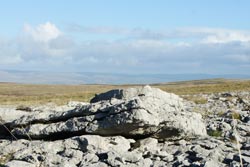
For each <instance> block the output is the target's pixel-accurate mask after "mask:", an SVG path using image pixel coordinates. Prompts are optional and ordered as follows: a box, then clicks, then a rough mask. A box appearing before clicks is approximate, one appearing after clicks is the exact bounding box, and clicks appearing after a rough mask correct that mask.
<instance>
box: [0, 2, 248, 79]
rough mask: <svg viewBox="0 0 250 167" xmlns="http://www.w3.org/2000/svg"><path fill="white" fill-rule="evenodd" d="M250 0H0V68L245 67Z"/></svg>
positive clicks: (142, 70) (225, 70)
mask: <svg viewBox="0 0 250 167" xmlns="http://www.w3.org/2000/svg"><path fill="white" fill-rule="evenodd" d="M249 9H250V1H249V0H220V1H218V0H187V1H183V0H155V1H153V0H123V1H122V0H120V1H118V0H105V1H104V0H74V1H69V0H53V1H51V0H36V1H34V0H23V1H18V0H8V1H0V22H1V26H0V70H6V69H8V70H24V71H25V70H26V71H46V72H49V71H51V72H102V73H125V74H183V73H191V74H193V73H196V74H197V73H198V74H201V73H204V74H249V71H250V10H249Z"/></svg>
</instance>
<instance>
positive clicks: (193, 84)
mask: <svg viewBox="0 0 250 167" xmlns="http://www.w3.org/2000/svg"><path fill="white" fill-rule="evenodd" d="M135 86H141V85H34V84H15V83H0V105H20V104H23V105H39V104H44V103H49V102H53V103H56V104H66V103H67V102H68V101H70V100H75V101H89V100H90V99H91V98H92V97H93V96H94V95H95V94H96V93H100V92H105V91H107V90H110V89H118V88H126V87H135ZM151 86H153V87H158V88H160V89H162V90H164V91H167V92H172V93H175V94H178V95H193V94H200V93H215V92H225V91H242V90H244V91H250V81H249V80H224V79H212V80H197V81H183V82H172V83H165V84H153V85H151ZM191 99H192V98H191Z"/></svg>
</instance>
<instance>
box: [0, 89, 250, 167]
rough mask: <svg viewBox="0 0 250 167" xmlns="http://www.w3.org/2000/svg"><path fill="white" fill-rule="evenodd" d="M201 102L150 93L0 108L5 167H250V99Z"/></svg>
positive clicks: (228, 96) (246, 95) (239, 95)
mask: <svg viewBox="0 0 250 167" xmlns="http://www.w3.org/2000/svg"><path fill="white" fill-rule="evenodd" d="M196 96H197V98H201V99H202V100H203V101H202V102H200V103H198V104H196V103H194V102H190V101H186V100H183V99H182V98H181V97H179V96H177V95H174V94H171V93H166V92H163V91H161V90H160V89H155V88H151V87H149V86H146V87H142V88H130V89H125V90H111V91H109V92H106V93H103V94H100V95H97V96H96V97H94V98H93V99H92V100H91V103H80V102H71V103H69V104H68V105H67V106H51V105H50V106H40V107H31V108H29V107H21V108H20V107H19V108H18V110H17V109H16V108H11V107H5V108H4V107H1V108H0V116H1V125H0V132H1V133H0V134H1V135H0V164H1V165H0V166H7V167H22V166H25V167H63V166H65V167H85V166H92V167H94V166H96V167H99V166H103V167H106V166H128V167H130V166H132V167H133V166H143V167H147V166H148V167H150V166H155V167H160V166H193V167H201V166H202V167H203V166H206V167H220V166H222V167H223V166H230V167H238V166H239V167H240V166H241V165H242V166H244V167H250V92H227V93H218V94H209V95H206V94H200V95H196ZM183 98H185V99H187V97H186V96H185V97H183Z"/></svg>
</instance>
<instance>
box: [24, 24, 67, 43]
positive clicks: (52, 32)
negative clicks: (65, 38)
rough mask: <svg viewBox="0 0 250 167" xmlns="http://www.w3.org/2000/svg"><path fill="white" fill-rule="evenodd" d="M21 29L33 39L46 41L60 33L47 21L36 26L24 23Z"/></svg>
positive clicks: (60, 33)
mask: <svg viewBox="0 0 250 167" xmlns="http://www.w3.org/2000/svg"><path fill="white" fill-rule="evenodd" d="M23 31H24V32H25V33H26V34H27V35H31V36H32V38H33V39H34V40H35V41H41V42H47V41H49V40H52V39H55V38H57V37H59V36H60V35H62V32H61V31H60V30H59V29H58V28H57V27H56V26H55V25H54V24H52V23H50V22H47V23H45V24H40V25H38V26H37V27H32V26H31V25H29V24H25V25H24V28H23Z"/></svg>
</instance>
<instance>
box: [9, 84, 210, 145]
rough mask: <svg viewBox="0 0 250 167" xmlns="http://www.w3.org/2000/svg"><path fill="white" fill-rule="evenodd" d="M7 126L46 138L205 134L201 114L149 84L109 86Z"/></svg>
mask: <svg viewBox="0 0 250 167" xmlns="http://www.w3.org/2000/svg"><path fill="white" fill-rule="evenodd" d="M8 127H9V128H10V130H11V132H12V133H13V134H14V135H15V136H17V137H21V138H23V137H25V138H27V137H29V138H32V139H47V140H50V139H51V140H52V139H53V140H56V139H63V138H67V137H73V136H76V135H84V134H96V135H101V136H112V135H121V136H125V137H131V138H145V137H149V136H150V137H154V138H162V139H172V140H176V139H180V138H194V137H196V136H205V135H206V127H205V124H204V122H203V120H202V117H201V115H200V114H198V113H193V112H187V111H185V110H184V108H183V99H181V98H180V97H178V96H177V95H175V94H172V93H167V92H164V91H162V90H160V89H157V88H151V87H150V86H145V87H141V88H129V89H123V90H112V91H109V92H106V93H102V94H100V95H96V97H94V98H93V99H92V100H91V103H90V104H85V105H81V106H78V107H76V108H74V109H72V110H68V111H60V112H59V111H44V112H39V113H34V114H33V115H28V116H23V117H21V118H20V119H17V120H15V121H13V122H11V123H10V124H8Z"/></svg>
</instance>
